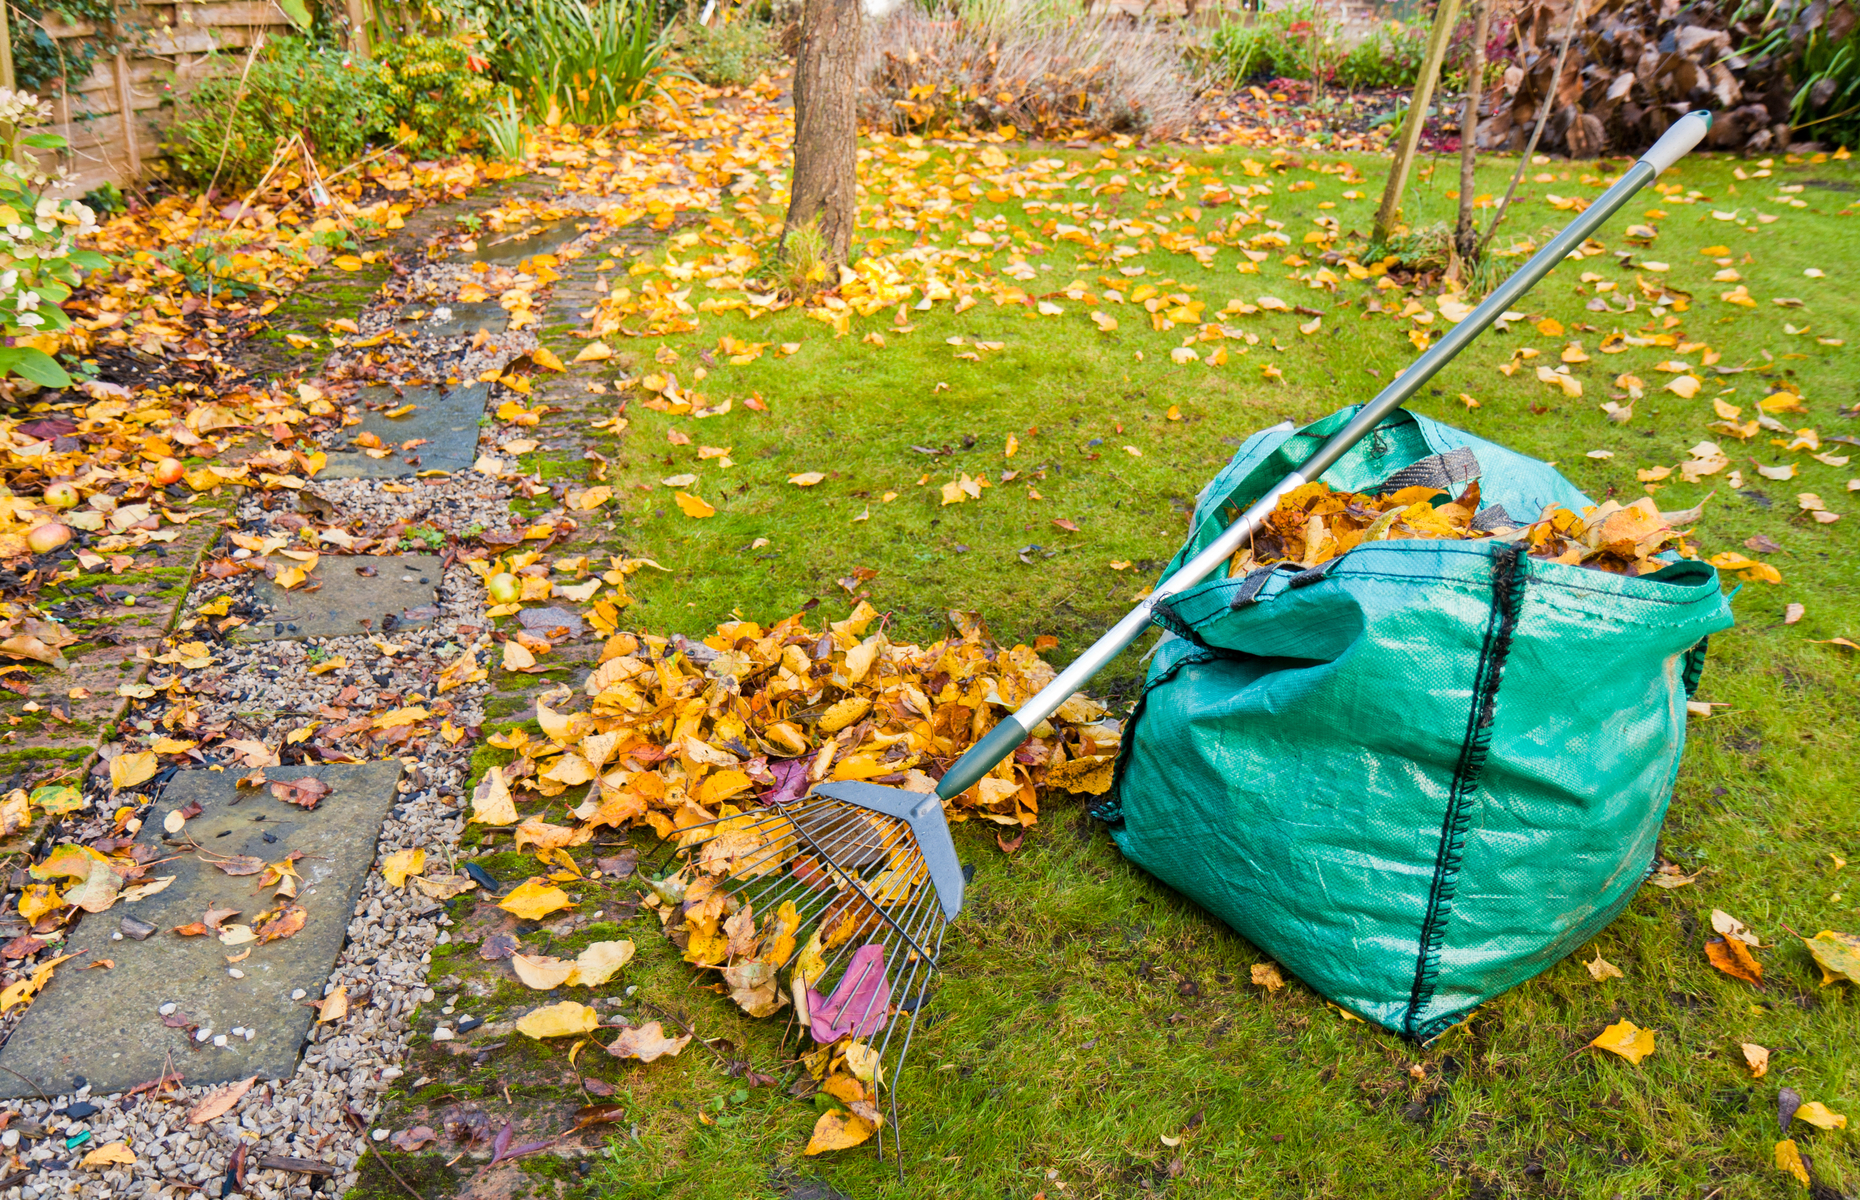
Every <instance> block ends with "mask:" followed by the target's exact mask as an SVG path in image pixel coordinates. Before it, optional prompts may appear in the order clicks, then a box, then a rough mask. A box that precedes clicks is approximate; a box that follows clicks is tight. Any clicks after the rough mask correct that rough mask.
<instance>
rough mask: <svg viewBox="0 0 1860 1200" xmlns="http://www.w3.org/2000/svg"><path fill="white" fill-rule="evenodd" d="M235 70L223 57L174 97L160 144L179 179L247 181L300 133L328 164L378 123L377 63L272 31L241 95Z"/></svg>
mask: <svg viewBox="0 0 1860 1200" xmlns="http://www.w3.org/2000/svg"><path fill="white" fill-rule="evenodd" d="M242 69H243V63H241V62H239V60H237V59H236V58H231V57H228V58H227V59H226V60H224V61H223V62H222V63H221V64H220V67H219V69H218V70H216V71H215V72H214V73H213V74H211V75H209V76H208V77H207V78H205V79H203V80H201V81H200V83H199V85H198V86H196V87H195V88H194V89H193V91H192V92H191V93H190V94H189V95H188V96H187V97H186V98H185V99H183V100H182V101H181V102H180V116H179V119H178V120H177V121H176V122H175V123H174V125H173V126H171V127H170V128H169V130H168V141H167V143H166V150H167V155H168V165H169V170H170V172H171V173H172V174H173V175H174V176H175V177H176V178H178V179H179V180H180V181H182V182H184V183H189V184H194V185H198V186H202V187H204V186H206V185H207V183H208V182H209V181H210V180H212V179H213V178H214V176H215V174H216V173H217V174H218V177H219V181H220V184H221V185H222V186H224V187H232V188H239V187H250V186H252V185H253V184H256V183H257V182H258V181H259V179H260V178H261V177H263V176H264V174H265V172H266V171H267V170H268V169H269V168H270V166H271V162H272V155H273V153H274V152H275V151H276V149H277V147H278V145H279V144H280V143H281V142H282V141H284V140H286V139H288V138H290V137H291V136H292V135H293V134H299V133H301V134H302V135H303V139H304V142H305V143H306V144H307V145H308V146H309V147H310V151H311V153H312V154H313V155H315V156H316V159H317V161H318V163H319V165H321V166H322V167H323V168H324V169H326V170H328V169H333V168H335V167H338V166H341V165H342V164H344V163H347V162H349V161H351V160H353V159H354V158H355V157H356V156H357V155H358V154H359V153H360V152H361V149H362V146H363V145H364V144H365V143H366V141H367V138H368V135H369V134H370V133H373V132H374V131H376V130H378V129H380V128H381V127H382V124H383V118H384V115H385V114H384V109H383V105H382V101H381V90H380V84H379V76H380V68H379V67H378V66H377V65H376V64H374V63H371V62H369V61H368V60H366V59H362V58H358V57H355V56H353V55H350V54H349V53H348V52H347V51H344V50H340V49H337V48H335V47H333V46H326V45H319V44H317V43H315V42H312V41H310V40H308V39H305V38H296V37H285V38H278V39H276V40H275V41H273V42H271V43H270V45H269V46H268V47H267V48H266V49H265V50H264V51H263V52H262V53H261V54H260V55H259V57H258V59H257V60H256V61H254V62H253V63H252V69H251V70H250V71H249V72H247V73H246V77H245V83H244V96H243V98H241V97H240V71H241V70H242ZM235 100H237V103H236V104H235ZM222 148H223V151H224V165H223V166H222V165H221V157H222Z"/></svg>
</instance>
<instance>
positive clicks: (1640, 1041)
mask: <svg viewBox="0 0 1860 1200" xmlns="http://www.w3.org/2000/svg"><path fill="white" fill-rule="evenodd" d="M1589 1045H1591V1046H1594V1047H1595V1048H1596V1049H1597V1050H1606V1051H1608V1052H1609V1053H1610V1054H1619V1055H1620V1056H1621V1057H1622V1058H1625V1059H1627V1060H1628V1061H1629V1062H1631V1063H1634V1064H1635V1065H1637V1066H1638V1065H1639V1064H1640V1060H1641V1059H1643V1058H1645V1057H1647V1056H1648V1055H1649V1054H1652V1053H1653V1030H1651V1029H1642V1028H1640V1027H1639V1026H1637V1025H1635V1024H1634V1022H1632V1021H1616V1022H1615V1023H1614V1024H1613V1025H1610V1026H1609V1027H1608V1028H1606V1029H1604V1030H1602V1031H1601V1032H1600V1033H1598V1034H1596V1035H1595V1040H1594V1041H1592V1042H1590V1043H1589Z"/></svg>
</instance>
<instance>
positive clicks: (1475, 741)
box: [1402, 546, 1528, 1038]
mask: <svg viewBox="0 0 1860 1200" xmlns="http://www.w3.org/2000/svg"><path fill="white" fill-rule="evenodd" d="M1523 560H1524V547H1523V546H1513V547H1510V549H1509V553H1501V554H1500V555H1498V556H1497V557H1496V558H1495V559H1494V560H1493V563H1492V606H1491V615H1490V617H1489V618H1488V619H1487V622H1486V631H1485V639H1484V645H1482V646H1481V647H1480V650H1479V665H1478V667H1477V669H1476V670H1475V672H1474V674H1473V689H1472V692H1473V694H1472V703H1471V704H1470V705H1469V706H1468V707H1467V712H1466V734H1465V737H1464V738H1463V739H1462V740H1461V742H1460V757H1459V762H1458V763H1457V764H1456V765H1455V767H1454V771H1453V783H1452V785H1451V786H1450V787H1449V788H1448V790H1447V805H1446V811H1445V812H1444V813H1443V814H1442V817H1441V822H1440V844H1439V848H1438V850H1437V851H1436V852H1435V855H1434V878H1433V882H1432V884H1431V885H1430V886H1429V888H1428V897H1427V911H1426V913H1425V914H1424V915H1423V917H1422V920H1421V929H1420V933H1419V936H1418V939H1417V942H1418V946H1417V952H1416V955H1415V965H1414V986H1413V988H1412V989H1411V990H1410V992H1409V994H1408V1009H1407V1012H1406V1013H1405V1014H1404V1015H1403V1017H1402V1027H1403V1029H1404V1031H1405V1032H1406V1033H1407V1034H1408V1036H1409V1037H1413V1038H1419V1037H1421V1036H1422V1026H1421V1024H1420V1021H1419V1018H1420V1015H1421V1012H1422V1010H1423V1009H1425V1008H1426V1007H1427V1005H1428V1004H1429V1003H1430V1002H1431V1001H1432V1000H1433V998H1434V992H1435V990H1436V988H1437V986H1438V984H1439V980H1440V952H1441V947H1442V945H1443V944H1444V943H1445V941H1446V928H1447V922H1448V921H1449V920H1451V919H1452V916H1453V901H1454V897H1455V894H1456V892H1457V890H1458V884H1459V873H1460V866H1461V863H1462V862H1463V860H1464V857H1465V851H1466V833H1467V830H1468V829H1469V828H1470V827H1471V824H1472V814H1473V802H1472V801H1473V794H1474V793H1475V792H1476V791H1477V790H1478V786H1479V778H1480V776H1481V775H1483V774H1484V772H1485V764H1486V759H1487V758H1488V757H1489V755H1490V754H1491V750H1492V724H1493V714H1494V712H1495V711H1496V709H1497V707H1498V689H1499V685H1500V683H1501V682H1503V679H1504V673H1505V658H1506V656H1507V655H1508V654H1509V653H1510V651H1511V639H1512V636H1513V634H1514V633H1515V632H1516V631H1517V626H1518V613H1519V611H1520V609H1521V608H1522V606H1523V601H1524V585H1525V580H1526V578H1527V576H1528V571H1527V570H1526V568H1525V567H1524V566H1523Z"/></svg>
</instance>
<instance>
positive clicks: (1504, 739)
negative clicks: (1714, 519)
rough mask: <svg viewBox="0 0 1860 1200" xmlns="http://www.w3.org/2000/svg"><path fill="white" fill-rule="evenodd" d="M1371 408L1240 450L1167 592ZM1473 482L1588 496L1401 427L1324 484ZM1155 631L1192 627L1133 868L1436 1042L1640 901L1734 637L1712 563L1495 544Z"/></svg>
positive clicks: (1150, 701)
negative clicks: (1232, 516) (1713, 649)
mask: <svg viewBox="0 0 1860 1200" xmlns="http://www.w3.org/2000/svg"><path fill="white" fill-rule="evenodd" d="M1354 412H1355V409H1348V410H1345V411H1343V412H1338V413H1334V414H1332V415H1331V416H1329V417H1327V418H1325V419H1324V420H1321V421H1319V422H1317V423H1316V424H1314V425H1311V426H1309V427H1308V428H1305V429H1302V430H1298V431H1296V432H1289V431H1287V430H1285V429H1283V428H1281V429H1278V430H1268V431H1266V432H1264V433H1260V434H1256V435H1255V436H1254V437H1252V438H1251V439H1249V440H1248V441H1247V442H1246V444H1245V445H1243V446H1242V447H1241V448H1240V450H1239V452H1238V453H1237V454H1236V455H1235V457H1234V459H1233V461H1232V462H1231V463H1230V464H1229V465H1228V466H1227V467H1226V469H1224V470H1223V471H1222V472H1221V474H1220V475H1219V476H1218V477H1217V478H1216V479H1215V480H1214V482H1213V483H1211V484H1210V485H1209V486H1208V489H1207V490H1206V491H1205V492H1204V493H1203V495H1202V498H1201V501H1200V502H1199V504H1198V505H1197V506H1196V510H1195V521H1194V531H1193V533H1192V534H1191V535H1190V537H1189V540H1188V542H1187V544H1186V545H1184V546H1183V547H1182V549H1181V550H1180V551H1179V552H1177V554H1176V557H1175V560H1174V561H1173V562H1171V563H1170V564H1169V566H1168V567H1167V568H1166V569H1165V570H1164V571H1163V577H1164V578H1166V577H1167V576H1168V575H1169V574H1170V573H1171V572H1173V571H1174V570H1175V569H1176V568H1177V567H1179V566H1180V565H1181V564H1182V563H1183V562H1184V561H1185V560H1186V559H1187V558H1188V557H1189V556H1190V555H1192V554H1194V553H1195V552H1196V551H1198V550H1200V549H1201V548H1202V547H1203V546H1205V545H1206V544H1207V543H1208V542H1210V541H1212V540H1213V539H1214V537H1215V536H1216V535H1217V534H1218V533H1219V531H1220V530H1221V528H1222V527H1224V525H1225V524H1226V522H1227V520H1228V519H1229V518H1228V514H1227V512H1226V510H1228V509H1229V508H1242V509H1243V508H1245V507H1246V506H1247V505H1248V504H1250V503H1251V502H1253V501H1254V500H1255V499H1257V498H1258V497H1259V496H1261V495H1262V494H1264V492H1265V491H1266V489H1267V488H1269V487H1271V486H1272V485H1273V484H1274V483H1276V482H1277V481H1278V480H1279V479H1280V478H1281V477H1282V476H1284V475H1285V474H1286V473H1287V472H1288V471H1290V470H1292V469H1293V468H1295V467H1296V466H1297V465H1298V464H1299V463H1300V462H1302V461H1303V460H1304V458H1305V457H1306V456H1307V455H1309V454H1310V453H1311V452H1312V451H1313V450H1315V449H1316V448H1317V447H1318V446H1319V445H1320V444H1321V443H1322V442H1323V441H1324V440H1325V438H1327V437H1328V436H1329V435H1330V434H1331V433H1333V432H1335V431H1336V430H1337V429H1339V428H1340V427H1342V425H1343V424H1344V423H1345V422H1346V421H1347V420H1348V419H1349V418H1350V416H1351V415H1352V414H1353V413H1354ZM1398 472H1400V475H1399V476H1398V475H1397V473H1398ZM1475 477H1476V478H1477V479H1478V480H1479V485H1480V503H1481V505H1496V506H1501V507H1502V508H1503V509H1504V510H1505V515H1511V516H1512V517H1513V518H1514V519H1512V520H1508V521H1504V522H1503V523H1504V524H1524V523H1528V522H1530V521H1532V520H1534V519H1535V518H1536V517H1537V516H1538V514H1540V513H1541V512H1542V511H1543V509H1544V507H1545V506H1546V505H1549V504H1553V503H1554V504H1561V505H1563V506H1565V507H1568V508H1571V509H1573V510H1575V511H1576V512H1581V511H1582V509H1583V507H1584V506H1588V505H1591V504H1593V501H1591V500H1589V499H1588V498H1587V497H1586V496H1584V495H1583V494H1582V493H1581V492H1579V491H1577V490H1576V488H1575V487H1574V486H1572V485H1571V484H1570V483H1569V481H1567V480H1566V479H1564V478H1563V477H1562V476H1561V475H1559V474H1558V473H1557V472H1556V471H1555V470H1554V469H1553V468H1551V467H1550V466H1548V465H1546V464H1544V463H1541V462H1537V461H1535V460H1533V459H1530V458H1526V457H1524V456H1522V455H1519V454H1516V453H1513V452H1512V451H1509V450H1506V449H1504V448H1503V447H1501V446H1497V445H1494V444H1493V443H1491V442H1486V441H1482V440H1480V439H1478V438H1475V437H1473V436H1471V435H1470V434H1466V433H1463V432H1461V431H1459V430H1456V429H1452V428H1449V427H1448V426H1445V425H1441V424H1439V423H1437V422H1434V421H1430V420H1428V419H1426V418H1424V417H1419V416H1415V415H1413V414H1410V413H1407V412H1397V413H1396V414H1394V415H1393V416H1391V417H1390V418H1389V419H1388V420H1387V421H1385V422H1384V423H1383V424H1382V425H1381V426H1380V427H1379V428H1378V429H1377V430H1376V431H1375V432H1373V433H1372V434H1371V435H1370V436H1369V437H1367V438H1365V439H1364V440H1363V441H1362V442H1361V443H1359V444H1358V445H1357V446H1356V447H1355V448H1354V449H1352V450H1351V451H1350V452H1349V453H1347V454H1346V455H1344V457H1343V458H1342V460H1341V461H1339V462H1338V463H1337V465H1336V466H1334V467H1332V468H1331V469H1330V470H1329V471H1327V472H1325V473H1324V475H1323V476H1322V479H1323V481H1324V482H1326V483H1328V484H1330V485H1331V486H1332V487H1333V488H1335V489H1338V490H1341V491H1354V492H1370V493H1374V492H1377V491H1379V490H1383V488H1382V487H1381V485H1383V484H1384V483H1385V482H1387V481H1390V480H1391V478H1393V479H1395V481H1396V483H1397V484H1399V485H1401V486H1406V485H1409V484H1413V483H1426V482H1432V483H1433V484H1434V486H1439V487H1443V488H1450V489H1451V490H1453V491H1454V492H1458V491H1460V490H1461V486H1462V483H1463V481H1464V480H1467V479H1470V478H1475ZM1485 515H1486V514H1485V511H1483V510H1482V512H1481V514H1480V517H1484V516H1485ZM1474 524H1475V526H1479V518H1475V521H1474ZM1485 527H1489V526H1485ZM1155 616H1156V619H1157V621H1158V623H1159V624H1162V625H1164V626H1165V627H1166V628H1167V629H1169V630H1170V632H1172V633H1173V634H1175V635H1176V636H1175V637H1173V638H1165V640H1164V641H1163V643H1162V644H1161V645H1160V646H1159V647H1158V649H1157V651H1156V653H1155V656H1154V658H1153V659H1152V661H1151V665H1150V669H1149V675H1148V677H1147V679H1146V681H1145V684H1144V692H1143V696H1142V699H1141V702H1140V703H1139V705H1138V707H1137V710H1136V712H1135V713H1134V715H1133V716H1132V718H1131V721H1130V724H1129V728H1128V729H1127V730H1126V733H1125V737H1124V740H1123V751H1122V754H1121V755H1120V757H1119V759H1118V764H1117V773H1116V778H1115V781H1114V783H1113V786H1112V789H1111V791H1110V792H1109V793H1108V794H1107V796H1106V801H1107V803H1106V804H1104V805H1103V806H1102V807H1101V808H1100V809H1099V810H1098V811H1099V815H1100V816H1102V817H1104V818H1105V819H1106V820H1107V821H1109V822H1110V825H1111V835H1112V837H1113V839H1114V840H1115V841H1116V843H1117V845H1118V848H1119V849H1120V850H1121V851H1122V852H1123V854H1124V855H1125V857H1127V858H1129V859H1130V860H1131V861H1132V862H1135V863H1137V864H1139V865H1141V866H1142V867H1143V868H1144V869H1145V870H1147V871H1149V872H1150V873H1151V874H1153V875H1155V876H1156V877H1157V878H1159V879H1161V880H1163V881H1164V882H1165V883H1168V884H1169V885H1170V886H1171V887H1173V888H1175V889H1176V890H1177V891H1179V892H1181V893H1182V894H1183V895H1185V896H1188V897H1190V898H1191V899H1193V900H1195V901H1196V902H1198V903H1199V904H1201V905H1202V906H1203V907H1205V908H1207V909H1208V910H1209V911H1210V912H1212V913H1214V914H1215V915H1217V916H1219V917H1220V918H1221V919H1222V920H1223V921H1225V922H1226V923H1227V924H1228V925H1229V926H1231V927H1232V928H1233V929H1234V930H1235V931H1236V932H1238V933H1240V934H1241V935H1243V936H1244V937H1246V938H1247V939H1248V940H1249V941H1251V942H1252V943H1253V944H1254V945H1256V946H1258V947H1259V949H1260V950H1262V951H1263V952H1265V953H1266V954H1269V955H1271V956H1272V957H1273V958H1274V959H1276V960H1277V961H1278V962H1279V963H1281V964H1282V965H1284V966H1285V967H1287V968H1289V969H1290V970H1291V971H1292V972H1293V973H1294V974H1296V975H1297V976H1298V977H1299V978H1300V979H1302V980H1303V981H1304V982H1305V983H1307V984H1309V985H1310V986H1311V987H1312V988H1314V989H1316V990H1317V991H1318V992H1320V993H1322V994H1323V995H1324V996H1326V997H1328V998H1329V999H1331V1000H1333V1001H1335V1002H1336V1003H1337V1004H1338V1005H1340V1006H1342V1007H1343V1008H1345V1009H1347V1010H1349V1011H1351V1012H1353V1013H1356V1014H1358V1015H1360V1016H1363V1017H1365V1018H1368V1019H1370V1020H1373V1021H1376V1022H1377V1023H1379V1024H1381V1025H1383V1026H1384V1027H1386V1028H1388V1029H1391V1030H1394V1031H1396V1032H1398V1033H1402V1034H1405V1035H1407V1036H1409V1037H1413V1038H1418V1039H1422V1040H1426V1039H1431V1038H1433V1037H1435V1036H1437V1035H1438V1034H1440V1033H1441V1032H1442V1031H1443V1030H1445V1029H1446V1028H1447V1027H1449V1026H1450V1025H1452V1024H1453V1023H1455V1022H1456V1021H1458V1020H1460V1019H1461V1018H1463V1017H1464V1016H1465V1015H1466V1014H1467V1013H1468V1012H1470V1011H1471V1010H1472V1009H1473V1008H1474V1007H1476V1006H1477V1005H1479V1004H1480V1003H1482V1002H1483V1001H1485V1000H1487V999H1489V998H1490V997H1492V996H1494V995H1496V994H1498V993H1499V992H1502V991H1504V990H1505V989H1506V988H1509V987H1511V986H1513V985H1514V984H1517V983H1520V982H1522V981H1523V980H1526V979H1529V978H1530V977H1531V976H1533V975H1536V974H1537V973H1538V972H1540V971H1542V970H1544V969H1545V968H1546V967H1549V966H1550V965H1551V964H1553V963H1555V962H1557V961H1558V960H1559V959H1561V958H1562V957H1563V956H1564V955H1566V954H1569V953H1570V952H1572V951H1574V950H1575V949H1577V948H1578V947H1579V946H1581V945H1582V944H1583V943H1584V942H1586V941H1587V940H1588V939H1589V938H1591V937H1593V936H1594V935H1595V933H1596V932H1597V931H1598V930H1600V929H1601V928H1602V927H1603V926H1604V925H1606V924H1608V922H1609V921H1611V920H1612V919H1613V918H1614V917H1615V915H1616V914H1617V913H1618V912H1620V911H1621V909H1622V908H1623V907H1625V906H1626V904H1627V903H1628V901H1629V899H1630V898H1631V897H1632V896H1633V894H1634V891H1635V889H1636V887H1638V886H1639V884H1640V882H1641V880H1642V879H1643V878H1644V877H1645V876H1646V873H1647V870H1648V868H1649V866H1650V865H1651V862H1652V858H1653V852H1654V845H1655V841H1656V839H1657V838H1658V836H1659V831H1660V823H1661V820H1662V819H1663V817H1664V816H1665V812H1666V805H1667V801H1668V799H1669V797H1670V795H1671V792H1672V786H1673V780H1674V777H1675V775H1676V773H1677V771H1678V767H1679V757H1680V751H1681V749H1682V748H1683V747H1684V744H1685V735H1686V700H1687V699H1688V697H1689V696H1690V695H1691V694H1692V690H1693V689H1694V688H1695V687H1696V686H1697V683H1698V675H1699V671H1700V669H1701V668H1702V666H1703V663H1704V657H1705V640H1706V637H1707V636H1708V635H1709V634H1711V633H1713V632H1715V631H1717V630H1720V629H1724V628H1726V627H1728V626H1729V625H1730V624H1731V615H1730V607H1729V605H1728V604H1727V602H1726V600H1725V598H1724V596H1723V595H1722V594H1721V592H1720V588H1719V584H1718V577H1717V573H1716V572H1715V571H1714V570H1713V569H1712V568H1711V567H1710V566H1709V565H1707V564H1705V563H1703V562H1695V561H1688V560H1677V559H1676V560H1675V561H1673V563H1672V564H1671V565H1670V566H1667V567H1666V568H1664V569H1662V570H1660V571H1657V572H1655V573H1653V574H1651V575H1644V576H1640V577H1627V576H1622V575H1615V574H1610V573H1607V572H1603V571H1596V570H1590V569H1587V568H1583V567H1578V566H1569V565H1563V564H1558V563H1551V562H1547V561H1545V560H1543V559H1537V558H1531V557H1529V556H1528V555H1525V554H1523V553H1522V548H1521V547H1520V546H1514V545H1510V544H1506V543H1503V542H1499V541H1496V540H1492V539H1481V540H1471V541H1451V540H1438V541H1436V540H1403V541H1378V542H1373V543H1366V544H1363V545H1359V546H1357V547H1356V548H1354V549H1352V550H1350V551H1349V552H1348V553H1347V554H1344V555H1341V556H1339V557H1337V558H1334V559H1332V560H1330V561H1329V562H1327V563H1325V564H1322V565H1320V566H1318V567H1315V568H1312V569H1310V570H1300V569H1299V568H1297V567H1296V566H1290V567H1284V566H1282V567H1281V568H1279V569H1262V570H1255V571H1253V572H1251V573H1249V574H1247V575H1246V576H1244V577H1241V578H1232V579H1229V578H1215V579H1210V580H1208V581H1206V582H1203V583H1201V584H1199V585H1197V586H1196V587H1193V588H1190V589H1188V590H1187V591H1184V592H1181V593H1178V594H1177V595H1175V596H1173V597H1170V598H1169V599H1168V601H1167V602H1166V603H1164V604H1161V605H1158V606H1157V610H1156V614H1155Z"/></svg>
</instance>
